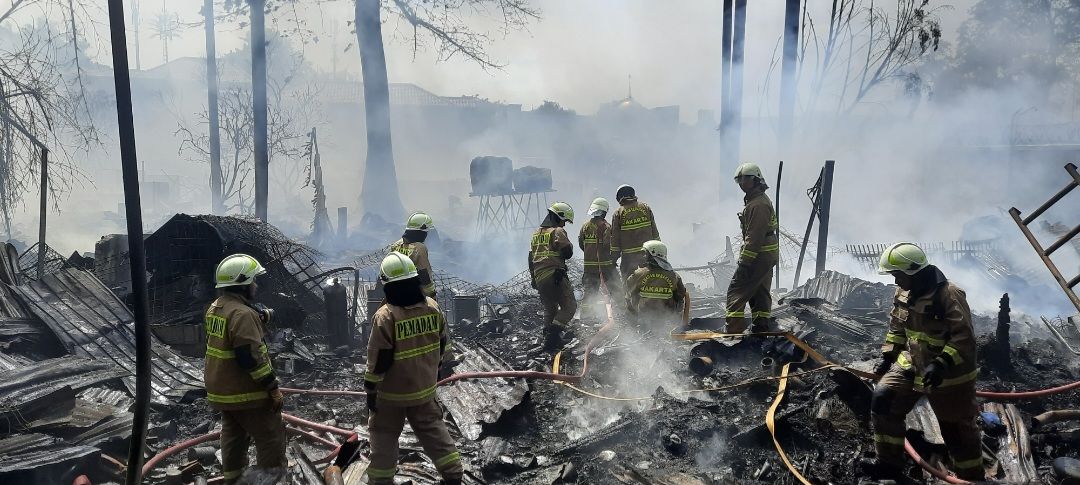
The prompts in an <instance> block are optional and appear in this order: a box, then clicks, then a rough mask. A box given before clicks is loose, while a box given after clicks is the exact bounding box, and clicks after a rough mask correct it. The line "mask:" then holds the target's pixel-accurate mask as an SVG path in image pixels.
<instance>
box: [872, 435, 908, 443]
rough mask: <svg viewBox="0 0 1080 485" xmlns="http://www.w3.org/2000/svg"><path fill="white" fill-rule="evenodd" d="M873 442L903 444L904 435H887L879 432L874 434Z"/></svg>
mask: <svg viewBox="0 0 1080 485" xmlns="http://www.w3.org/2000/svg"><path fill="white" fill-rule="evenodd" d="M874 442H875V443H885V444H890V445H897V446H904V437H903V436H889V435H887V434H880V433H879V434H875V435H874Z"/></svg>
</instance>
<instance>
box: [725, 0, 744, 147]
mask: <svg viewBox="0 0 1080 485" xmlns="http://www.w3.org/2000/svg"><path fill="white" fill-rule="evenodd" d="M731 34H732V37H731V95H730V96H731V99H729V101H730V102H731V110H730V113H731V125H730V129H731V136H730V137H729V138H728V143H729V145H730V147H731V159H730V160H729V163H730V164H732V165H738V164H739V158H740V157H741V156H742V148H741V146H740V144H741V141H742V106H743V52H744V47H745V44H746V42H745V39H746V0H735V16H734V25H733V26H732V29H731Z"/></svg>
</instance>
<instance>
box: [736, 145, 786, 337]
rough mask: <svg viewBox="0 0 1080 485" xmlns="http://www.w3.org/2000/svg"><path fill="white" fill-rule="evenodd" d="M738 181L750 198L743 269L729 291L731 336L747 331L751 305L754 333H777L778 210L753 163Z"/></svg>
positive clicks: (742, 219) (743, 221) (743, 219)
mask: <svg viewBox="0 0 1080 485" xmlns="http://www.w3.org/2000/svg"><path fill="white" fill-rule="evenodd" d="M735 181H736V182H738V184H739V188H741V189H742V191H743V193H745V194H746V195H745V196H744V197H743V202H744V203H745V207H744V208H743V211H742V212H741V213H739V223H740V226H741V228H742V251H740V252H739V265H738V268H737V269H736V270H735V274H734V275H733V276H732V277H731V283H729V284H728V291H727V332H728V333H742V332H744V331H745V330H746V317H747V314H746V305H747V304H749V305H750V312H751V313H750V317H751V319H752V324H751V325H752V327H751V331H752V332H768V331H770V330H774V329H775V327H774V326H773V324H772V294H771V293H769V286H770V285H771V284H772V275H773V268H774V267H775V266H776V263H777V262H778V261H779V257H780V244H779V240H778V239H777V235H778V233H779V227H777V222H776V210H775V209H773V205H772V201H770V200H769V196H767V195H765V190H766V189H768V188H769V186H768V185H766V184H765V177H763V176H762V175H761V169H760V168H758V166H757V165H755V164H753V163H744V164H742V165H740V166H739V168H738V169H737V170H736V171H735Z"/></svg>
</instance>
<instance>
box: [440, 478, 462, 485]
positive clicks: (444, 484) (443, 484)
mask: <svg viewBox="0 0 1080 485" xmlns="http://www.w3.org/2000/svg"><path fill="white" fill-rule="evenodd" d="M439 484H440V485H461V479H460V478H444V479H442V481H440V482H439Z"/></svg>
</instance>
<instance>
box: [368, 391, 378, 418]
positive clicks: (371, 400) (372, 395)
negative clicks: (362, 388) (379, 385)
mask: <svg viewBox="0 0 1080 485" xmlns="http://www.w3.org/2000/svg"><path fill="white" fill-rule="evenodd" d="M378 397H379V392H378V391H376V390H374V389H368V390H367V408H368V411H370V412H373V413H374V412H375V411H378V409H376V408H375V402H376V401H377V400H378Z"/></svg>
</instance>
